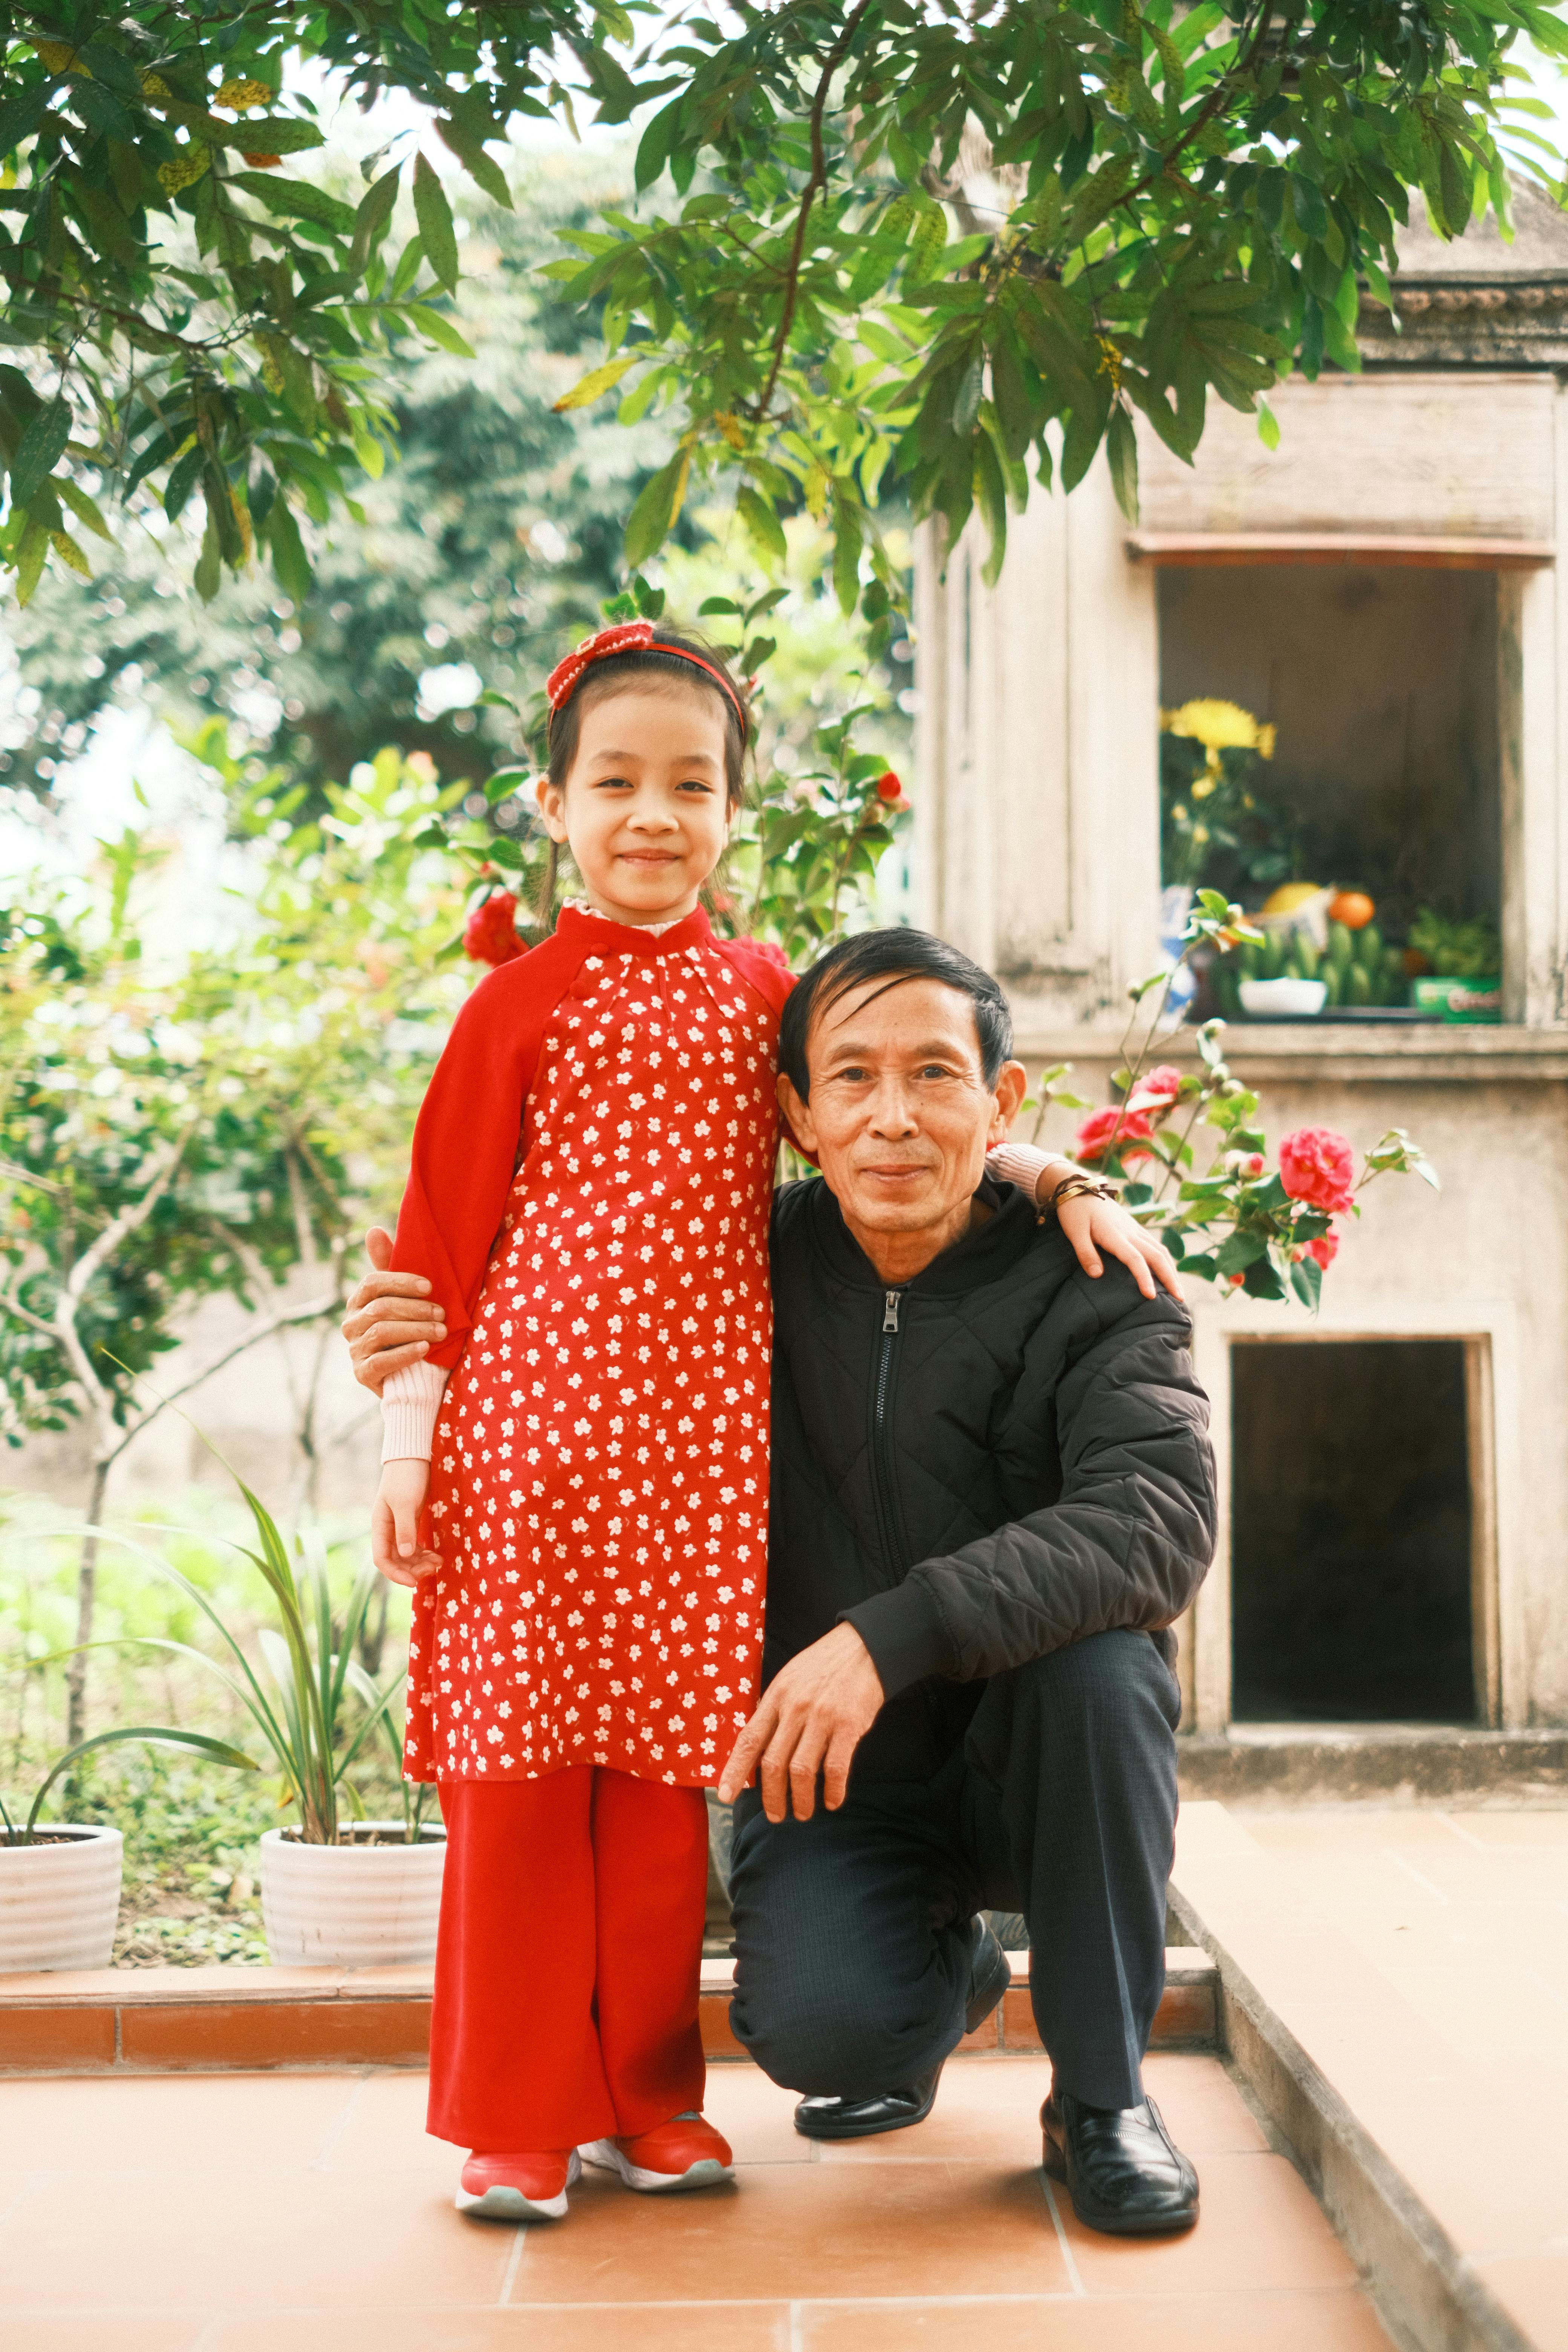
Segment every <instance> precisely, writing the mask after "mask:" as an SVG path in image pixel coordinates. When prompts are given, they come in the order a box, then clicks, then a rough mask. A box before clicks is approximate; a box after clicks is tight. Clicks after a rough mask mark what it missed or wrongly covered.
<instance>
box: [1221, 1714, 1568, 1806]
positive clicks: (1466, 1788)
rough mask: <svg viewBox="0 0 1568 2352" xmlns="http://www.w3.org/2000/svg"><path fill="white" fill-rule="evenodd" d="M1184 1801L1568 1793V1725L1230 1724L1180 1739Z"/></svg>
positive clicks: (1560, 1796) (1430, 1798) (1407, 1798)
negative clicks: (1472, 1727) (1510, 1728)
mask: <svg viewBox="0 0 1568 2352" xmlns="http://www.w3.org/2000/svg"><path fill="white" fill-rule="evenodd" d="M1176 1756H1177V1771H1178V1774H1179V1776H1180V1782H1181V1791H1182V1801H1183V1802H1184V1803H1190V1802H1193V1801H1209V1800H1212V1801H1218V1802H1220V1803H1225V1804H1247V1803H1258V1802H1268V1803H1270V1804H1302V1803H1306V1802H1309V1801H1310V1802H1317V1803H1334V1804H1342V1803H1347V1802H1349V1801H1351V1800H1352V1799H1354V1798H1359V1797H1378V1798H1381V1799H1382V1800H1383V1801H1384V1803H1388V1802H1394V1803H1397V1802H1400V1801H1405V1802H1415V1801H1421V1802H1424V1803H1429V1802H1431V1801H1435V1800H1450V1799H1455V1798H1464V1799H1466V1800H1468V1801H1477V1800H1479V1801H1485V1800H1486V1799H1487V1798H1489V1797H1501V1796H1507V1797H1511V1798H1513V1799H1514V1800H1516V1801H1517V1800H1518V1799H1520V1798H1521V1797H1530V1796H1533V1795H1540V1796H1550V1797H1552V1798H1553V1799H1554V1800H1555V1801H1557V1802H1559V1803H1561V1801H1562V1800H1563V1795H1564V1794H1565V1793H1568V1729H1561V1730H1559V1729H1552V1727H1544V1726H1543V1727H1541V1728H1540V1729H1537V1730H1531V1731H1479V1730H1467V1729H1464V1728H1462V1727H1446V1726H1444V1725H1442V1724H1432V1725H1425V1724H1405V1723H1391V1724H1317V1723H1292V1724H1272V1723H1271V1724H1233V1725H1232V1727H1231V1728H1230V1730H1229V1732H1228V1733H1219V1734H1210V1733H1203V1732H1193V1733H1184V1734H1183V1736H1182V1737H1181V1738H1179V1739H1178V1740H1177V1742H1176Z"/></svg>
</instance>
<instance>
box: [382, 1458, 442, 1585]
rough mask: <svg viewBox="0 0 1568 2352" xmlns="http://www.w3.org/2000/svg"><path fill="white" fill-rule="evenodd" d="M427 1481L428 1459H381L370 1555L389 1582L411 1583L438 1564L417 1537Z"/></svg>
mask: <svg viewBox="0 0 1568 2352" xmlns="http://www.w3.org/2000/svg"><path fill="white" fill-rule="evenodd" d="M429 1485H430V1465H429V1464H428V1462H420V1461H416V1460H412V1459H410V1460H404V1461H399V1462H384V1463H383V1464H382V1465H381V1485H380V1486H378V1487H377V1488H376V1494H375V1502H374V1506H373V1507H372V1510H371V1515H370V1556H371V1558H372V1559H374V1562H375V1564H376V1566H377V1568H378V1569H380V1570H381V1572H382V1574H383V1576H384V1577H385V1579H386V1580H387V1582H388V1583H389V1584H406V1585H408V1586H409V1587H411V1588H412V1587H413V1586H414V1585H416V1584H417V1583H418V1582H419V1580H420V1578H421V1577H423V1576H428V1575H430V1574H431V1572H432V1570H435V1569H437V1568H439V1567H440V1565H441V1555H440V1553H439V1552H438V1551H431V1550H429V1549H427V1548H426V1546H425V1545H422V1544H421V1543H420V1541H419V1514H420V1512H421V1511H422V1510H423V1509H424V1508H425V1496H426V1492H427V1491H428V1488H429Z"/></svg>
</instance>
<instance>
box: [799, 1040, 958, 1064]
mask: <svg viewBox="0 0 1568 2352" xmlns="http://www.w3.org/2000/svg"><path fill="white" fill-rule="evenodd" d="M876 1050H877V1049H876V1047H875V1046H874V1045H867V1044H865V1043H864V1042H863V1041H862V1040H861V1039H860V1038H858V1037H845V1038H841V1039H839V1040H837V1042H836V1043H835V1044H834V1045H831V1046H829V1047H828V1050H827V1059H828V1060H829V1061H830V1062H834V1061H837V1060H839V1059H840V1058H842V1057H847V1058H849V1059H851V1060H853V1059H854V1057H855V1056H856V1055H861V1056H863V1057H865V1058H869V1056H870V1055H872V1054H874V1053H875V1051H876ZM910 1058H911V1059H912V1060H914V1061H917V1062H952V1061H955V1060H963V1059H967V1058H968V1057H967V1055H964V1054H961V1053H959V1052H958V1051H957V1050H956V1049H955V1047H954V1045H953V1041H952V1038H951V1037H949V1038H946V1039H942V1038H937V1039H928V1040H927V1042H926V1043H925V1044H924V1045H916V1046H914V1047H913V1048H912V1049H911V1055H910Z"/></svg>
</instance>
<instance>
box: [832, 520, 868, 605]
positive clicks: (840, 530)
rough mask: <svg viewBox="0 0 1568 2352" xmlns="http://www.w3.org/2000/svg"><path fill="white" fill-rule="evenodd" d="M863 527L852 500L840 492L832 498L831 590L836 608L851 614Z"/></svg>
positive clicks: (857, 588) (856, 592) (857, 584)
mask: <svg viewBox="0 0 1568 2352" xmlns="http://www.w3.org/2000/svg"><path fill="white" fill-rule="evenodd" d="M864 537H865V526H864V523H863V521H862V520H861V515H860V509H859V508H858V506H856V504H855V503H854V501H853V499H847V498H845V497H843V496H842V495H840V496H839V497H837V499H835V501H834V538H833V589H834V593H835V594H836V595H837V599H838V609H839V611H840V612H841V613H844V614H850V613H852V612H853V611H854V610H855V607H856V605H857V604H858V603H859V601H860V549H861V545H862V543H863V541H864Z"/></svg>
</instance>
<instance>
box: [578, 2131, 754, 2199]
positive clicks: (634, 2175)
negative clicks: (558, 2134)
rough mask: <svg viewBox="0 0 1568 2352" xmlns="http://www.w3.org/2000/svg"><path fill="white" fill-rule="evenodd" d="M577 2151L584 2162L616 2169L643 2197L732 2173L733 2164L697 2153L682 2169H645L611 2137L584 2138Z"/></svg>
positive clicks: (709, 2183)
mask: <svg viewBox="0 0 1568 2352" xmlns="http://www.w3.org/2000/svg"><path fill="white" fill-rule="evenodd" d="M577 2153H578V2154H579V2156H581V2158H582V2159H583V2161H584V2164H593V2165H597V2166H598V2167H599V2168H600V2169H601V2170H602V2171H605V2172H618V2173H619V2174H620V2176H621V2179H623V2180H624V2181H625V2182H626V2187H627V2188H628V2189H636V2190H637V2193H638V2195H639V2196H643V2197H668V2196H669V2195H671V2194H673V2193H675V2192H677V2191H679V2190H680V2189H711V2188H713V2187H714V2186H715V2185H716V2184H717V2183H718V2182H719V2181H721V2180H730V2179H733V2177H734V2167H733V2166H732V2165H729V2164H721V2163H720V2161H719V2159H718V2158H717V2157H716V2156H700V2157H699V2158H698V2159H697V2161H696V2163H695V2164H689V2165H688V2166H687V2168H686V2169H685V2171H684V2172H649V2171H647V2169H646V2168H645V2167H643V2166H642V2165H640V2164H633V2163H632V2162H631V2160H630V2159H629V2158H628V2157H627V2156H626V2154H625V2152H624V2151H623V2150H622V2149H620V2148H618V2147H616V2143H615V2141H614V2140H613V2139H594V2140H586V2141H584V2145H583V2146H582V2147H580V2148H579V2149H578V2151H577Z"/></svg>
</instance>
